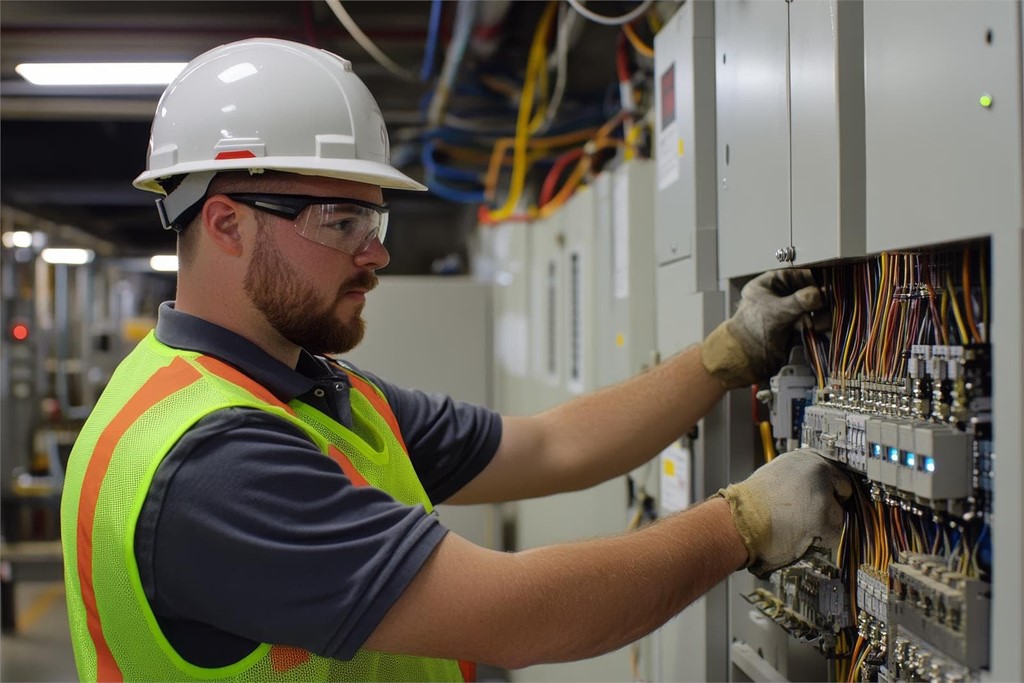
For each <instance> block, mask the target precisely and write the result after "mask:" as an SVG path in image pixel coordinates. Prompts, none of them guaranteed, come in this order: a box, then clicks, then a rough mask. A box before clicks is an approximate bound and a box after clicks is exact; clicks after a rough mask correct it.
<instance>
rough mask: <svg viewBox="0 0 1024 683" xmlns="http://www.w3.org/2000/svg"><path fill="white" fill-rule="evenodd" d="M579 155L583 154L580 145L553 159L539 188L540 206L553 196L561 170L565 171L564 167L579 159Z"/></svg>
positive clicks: (556, 189)
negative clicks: (552, 163) (553, 161)
mask: <svg viewBox="0 0 1024 683" xmlns="http://www.w3.org/2000/svg"><path fill="white" fill-rule="evenodd" d="M581 156H583V148H582V147H580V148H577V149H573V150H570V151H568V152H566V153H565V154H563V155H562V156H560V157H558V159H556V160H555V163H554V165H553V166H552V167H551V170H550V171H548V174H547V176H545V178H544V184H543V185H542V186H541V189H540V205H541V206H544V205H545V204H547V203H548V202H550V201H551V198H552V197H554V196H555V193H556V192H557V191H558V180H559V179H560V178H561V177H562V172H563V171H565V167H566V166H568V165H569V164H571V163H573V162H574V161H576V160H577V159H579V158H580V157H581Z"/></svg>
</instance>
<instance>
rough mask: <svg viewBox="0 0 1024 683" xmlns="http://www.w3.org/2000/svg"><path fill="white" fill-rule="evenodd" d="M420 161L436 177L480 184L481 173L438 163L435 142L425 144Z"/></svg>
mask: <svg viewBox="0 0 1024 683" xmlns="http://www.w3.org/2000/svg"><path fill="white" fill-rule="evenodd" d="M420 161H421V162H422V163H423V168H424V169H426V170H427V172H428V173H433V174H434V176H435V177H438V178H444V179H445V180H458V181H462V182H468V183H476V184H478V185H479V184H480V175H479V174H478V173H474V172H472V171H463V170H462V169H458V168H450V167H448V166H441V165H440V164H438V163H437V162H436V161H435V160H434V143H433V142H431V141H428V142H426V143H424V144H423V149H422V151H421V152H420Z"/></svg>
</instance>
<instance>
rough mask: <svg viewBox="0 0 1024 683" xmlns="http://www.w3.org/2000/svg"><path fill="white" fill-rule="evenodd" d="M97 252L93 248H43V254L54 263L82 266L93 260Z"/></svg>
mask: <svg viewBox="0 0 1024 683" xmlns="http://www.w3.org/2000/svg"><path fill="white" fill-rule="evenodd" d="M95 255H96V254H95V253H93V251H92V249H43V253H42V254H41V256H42V257H43V260H44V261H46V262H47V263H52V264H54V265H69V266H80V265H82V264H83V263H89V262H90V261H92V259H93V257H94V256H95Z"/></svg>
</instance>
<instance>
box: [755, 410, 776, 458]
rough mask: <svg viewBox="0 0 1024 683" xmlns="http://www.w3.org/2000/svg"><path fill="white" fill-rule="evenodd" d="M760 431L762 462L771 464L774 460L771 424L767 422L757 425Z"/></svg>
mask: <svg viewBox="0 0 1024 683" xmlns="http://www.w3.org/2000/svg"><path fill="white" fill-rule="evenodd" d="M758 427H759V428H760V430H761V448H763V449H764V461H765V462H771V461H772V460H774V459H775V444H774V443H773V439H772V423H771V422H768V421H767V420H765V421H763V422H761V424H759V425H758Z"/></svg>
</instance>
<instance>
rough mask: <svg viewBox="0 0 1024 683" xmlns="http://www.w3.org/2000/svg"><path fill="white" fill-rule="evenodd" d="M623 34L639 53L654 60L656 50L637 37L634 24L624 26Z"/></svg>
mask: <svg viewBox="0 0 1024 683" xmlns="http://www.w3.org/2000/svg"><path fill="white" fill-rule="evenodd" d="M622 32H623V33H625V34H626V38H628V39H629V42H630V44H631V45H632V46H633V48H634V49H635V50H636V51H637V52H639V53H640V54H642V55H643V56H644V57H650V58H652V59H653V58H654V48H652V47H650V46H648V45H646V44H645V43H644V41H642V40H640V36H639V35H637V32H636V29H634V28H633V26H632V24H623V25H622Z"/></svg>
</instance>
